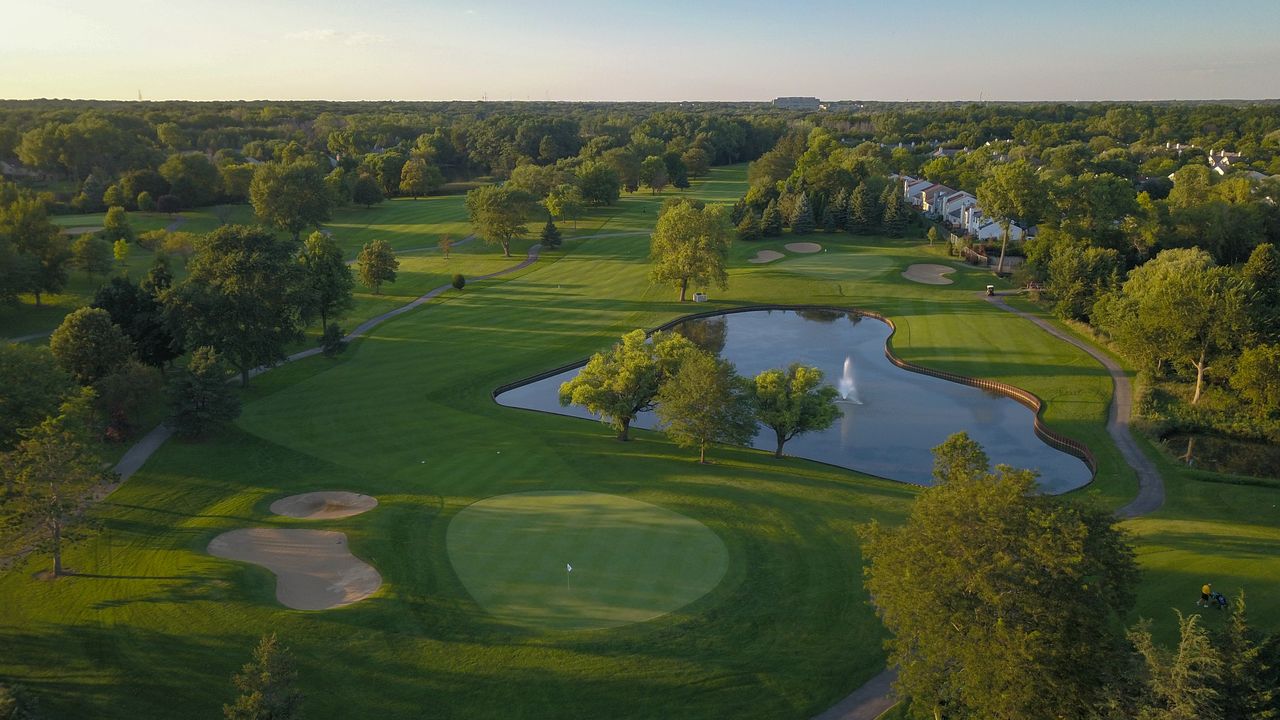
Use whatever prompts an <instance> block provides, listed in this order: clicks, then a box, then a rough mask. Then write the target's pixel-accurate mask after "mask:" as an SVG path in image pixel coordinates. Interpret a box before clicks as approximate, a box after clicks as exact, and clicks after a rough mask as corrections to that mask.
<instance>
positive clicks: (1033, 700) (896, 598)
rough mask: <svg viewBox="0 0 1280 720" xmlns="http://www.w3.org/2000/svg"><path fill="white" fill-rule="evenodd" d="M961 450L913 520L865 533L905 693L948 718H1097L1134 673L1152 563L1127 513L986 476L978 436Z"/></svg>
mask: <svg viewBox="0 0 1280 720" xmlns="http://www.w3.org/2000/svg"><path fill="white" fill-rule="evenodd" d="M948 446H949V447H947V448H945V453H944V448H941V447H940V448H939V449H938V450H939V455H940V457H939V458H938V460H939V468H940V470H941V472H940V473H939V475H940V476H941V478H942V479H941V481H940V482H939V483H938V484H937V485H935V486H933V487H930V488H927V489H925V490H924V491H923V492H922V493H921V494H920V495H919V497H918V498H917V499H916V501H915V503H914V504H913V505H912V508H911V511H910V515H909V516H908V518H907V521H906V524H905V525H903V526H901V527H895V528H888V527H885V526H882V525H880V524H879V523H878V522H874V521H873V522H872V523H871V524H870V525H866V526H863V527H862V528H861V529H860V531H859V534H860V535H861V537H862V540H863V556H864V557H865V558H866V561H867V564H866V568H865V571H864V572H865V575H866V589H867V592H868V593H869V594H870V597H871V599H872V602H873V604H874V605H875V607H876V611H877V614H878V615H879V616H880V618H881V620H883V621H884V624H885V626H886V627H887V628H888V629H889V631H890V632H891V633H892V634H893V638H892V639H891V640H890V641H889V642H888V648H889V651H890V660H889V662H890V665H891V666H893V667H895V668H897V670H898V682H897V687H898V690H899V692H900V693H901V694H902V695H903V696H905V697H908V698H910V702H911V707H912V709H913V710H914V711H915V712H916V713H917V714H924V715H927V714H932V715H933V717H935V718H941V717H944V712H945V717H973V718H1007V719H1009V720H1013V719H1015V718H1048V717H1052V718H1080V719H1083V718H1088V717H1095V716H1096V715H1095V714H1093V711H1095V710H1098V709H1099V708H1101V707H1102V706H1104V705H1105V704H1106V703H1107V702H1108V701H1109V699H1110V694H1111V687H1112V684H1113V683H1114V682H1115V681H1116V679H1117V678H1120V677H1123V676H1124V675H1125V673H1126V672H1127V670H1126V668H1128V667H1129V657H1128V651H1127V648H1126V647H1125V645H1124V642H1123V638H1122V637H1120V631H1119V629H1118V628H1119V623H1120V622H1121V620H1122V619H1123V618H1124V616H1125V615H1126V614H1127V612H1128V611H1129V608H1130V607H1131V606H1132V603H1133V590H1134V587H1135V585H1136V582H1137V576H1138V569H1137V564H1136V561H1135V558H1134V552H1133V549H1132V548H1131V547H1130V546H1129V544H1128V542H1127V539H1126V536H1125V534H1124V532H1123V531H1121V530H1119V529H1117V528H1116V526H1115V523H1116V517H1115V516H1114V515H1113V514H1112V513H1111V512H1109V511H1106V510H1103V509H1101V508H1094V507H1089V506H1084V505H1077V504H1073V503H1069V502H1066V501H1063V500H1061V499H1059V498H1056V497H1053V496H1049V495H1043V494H1040V493H1038V492H1037V491H1036V484H1035V474H1034V473H1032V472H1030V471H1026V470H1015V469H1013V468H1009V467H1006V466H1000V467H998V468H997V469H996V471H995V472H989V471H988V470H987V468H986V467H985V466H983V467H981V468H980V469H979V468H978V465H979V463H980V462H981V460H982V458H984V457H985V456H984V455H983V454H982V450H981V447H980V446H978V445H977V443H974V442H973V441H972V440H969V439H968V438H967V437H965V436H960V437H956V436H953V437H952V439H951V440H950V441H949V442H948ZM943 454H946V455H949V456H950V457H949V458H948V459H945V460H944V458H943V457H941V455H943Z"/></svg>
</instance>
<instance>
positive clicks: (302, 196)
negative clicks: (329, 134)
mask: <svg viewBox="0 0 1280 720" xmlns="http://www.w3.org/2000/svg"><path fill="white" fill-rule="evenodd" d="M324 178H325V172H324V171H323V170H322V169H321V168H320V166H319V165H316V164H315V163H313V162H311V161H309V160H298V161H296V162H293V163H290V164H288V165H285V164H283V163H276V162H269V163H263V164H262V165H259V166H258V169H257V170H256V171H254V173H253V181H252V182H250V183H249V201H250V202H251V203H252V204H253V211H254V212H255V213H257V215H258V218H259V219H260V220H262V222H264V223H266V224H268V225H270V226H272V227H276V228H279V229H281V230H284V231H285V232H287V233H289V234H290V235H292V236H293V240H294V242H297V241H298V238H299V235H301V233H302V231H303V230H305V229H306V228H309V227H318V226H319V225H320V223H322V222H324V221H325V220H328V219H329V206H330V202H331V198H330V196H329V189H328V187H327V186H326V185H325V182H324Z"/></svg>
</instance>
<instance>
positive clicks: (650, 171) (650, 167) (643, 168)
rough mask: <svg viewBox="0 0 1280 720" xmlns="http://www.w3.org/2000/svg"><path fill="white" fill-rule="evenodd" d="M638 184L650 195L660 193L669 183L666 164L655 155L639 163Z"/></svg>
mask: <svg viewBox="0 0 1280 720" xmlns="http://www.w3.org/2000/svg"><path fill="white" fill-rule="evenodd" d="M640 182H641V183H642V184H643V185H644V186H645V187H647V188H649V192H650V193H660V192H662V190H663V188H665V187H666V186H667V183H668V182H670V177H669V176H668V175H667V164H666V163H664V162H663V161H662V158H660V157H658V156H657V155H650V156H649V157H647V158H645V159H644V161H643V162H641V163H640Z"/></svg>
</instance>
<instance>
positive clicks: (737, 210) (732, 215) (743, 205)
mask: <svg viewBox="0 0 1280 720" xmlns="http://www.w3.org/2000/svg"><path fill="white" fill-rule="evenodd" d="M750 207H751V206H750V205H747V200H746V198H738V200H737V202H735V203H734V204H733V209H731V210H730V211H729V222H731V223H733V224H734V225H737V224H739V223H741V222H742V219H743V218H745V217H746V216H747V213H748V212H749V210H750Z"/></svg>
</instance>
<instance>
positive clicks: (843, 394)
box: [836, 355, 862, 405]
mask: <svg viewBox="0 0 1280 720" xmlns="http://www.w3.org/2000/svg"><path fill="white" fill-rule="evenodd" d="M836 387H837V388H838V389H839V390H840V399H841V400H844V401H846V402H851V403H853V404H854V405H861V404H862V400H860V399H858V386H857V385H855V384H854V382H853V358H851V357H849V356H848V355H846V356H845V358H844V374H843V375H841V376H840V382H839V383H838V384H837V386H836Z"/></svg>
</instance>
